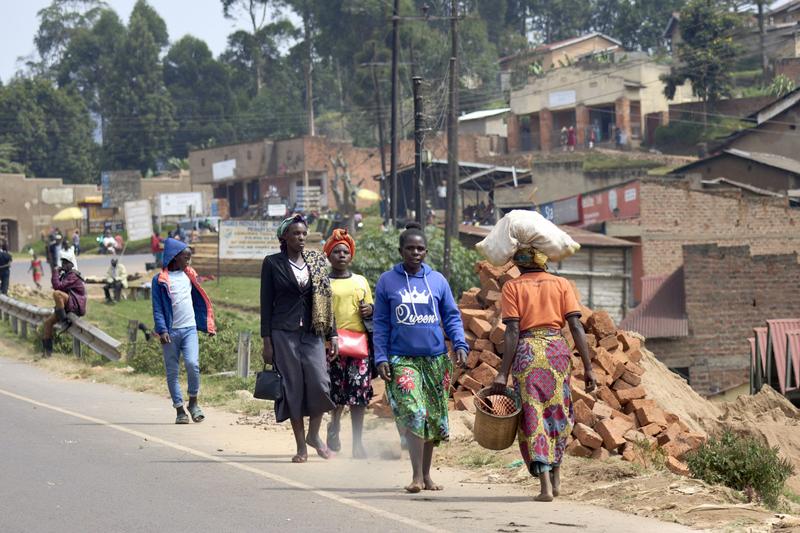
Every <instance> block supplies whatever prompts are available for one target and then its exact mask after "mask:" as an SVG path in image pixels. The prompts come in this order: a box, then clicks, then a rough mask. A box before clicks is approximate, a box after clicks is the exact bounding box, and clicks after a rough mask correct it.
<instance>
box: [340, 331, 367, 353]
mask: <svg viewBox="0 0 800 533" xmlns="http://www.w3.org/2000/svg"><path fill="white" fill-rule="evenodd" d="M337 334H338V335H339V355H340V356H341V357H352V358H354V359H366V358H367V357H369V339H368V338H367V334H366V333H363V332H360V331H350V330H349V329H340V330H338V331H337Z"/></svg>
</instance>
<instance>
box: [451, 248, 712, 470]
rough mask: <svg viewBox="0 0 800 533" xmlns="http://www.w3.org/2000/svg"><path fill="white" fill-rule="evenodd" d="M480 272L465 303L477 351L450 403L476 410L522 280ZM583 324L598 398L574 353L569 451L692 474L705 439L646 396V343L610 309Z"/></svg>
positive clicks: (511, 271) (512, 272)
mask: <svg viewBox="0 0 800 533" xmlns="http://www.w3.org/2000/svg"><path fill="white" fill-rule="evenodd" d="M476 269H477V271H478V274H479V275H480V281H481V287H480V288H473V289H470V290H468V291H466V292H465V293H464V294H463V296H462V297H461V300H460V301H459V308H460V309H461V314H462V317H463V321H464V328H465V329H466V330H467V333H466V336H467V342H468V344H469V346H470V352H469V357H468V359H467V366H468V367H469V368H468V370H466V371H464V372H461V371H459V372H457V374H456V376H454V377H455V382H454V388H453V393H452V399H451V407H452V408H455V409H457V410H468V411H471V412H474V411H475V404H474V401H473V400H474V393H476V392H478V391H479V390H480V389H482V388H483V387H487V386H489V385H491V384H492V382H493V380H494V378H495V376H497V372H498V369H499V368H500V362H501V357H502V354H503V350H504V336H505V325H504V324H503V323H502V321H501V313H500V299H501V293H500V291H501V288H502V286H503V284H504V283H505V282H506V281H508V280H510V279H513V278H516V277H517V276H519V275H520V272H519V270H518V269H517V268H516V267H515V266H513V265H511V264H509V265H506V266H505V267H494V266H492V265H490V264H489V263H487V262H481V263H478V265H477V266H476ZM576 292H577V290H576ZM578 296H579V295H578ZM579 300H580V297H579ZM581 324H583V327H584V330H585V331H586V338H587V344H588V345H589V352H590V356H591V359H592V368H593V370H594V375H595V378H596V380H597V386H598V388H597V390H596V391H594V392H592V393H591V394H587V393H586V392H585V391H584V368H583V363H582V361H581V359H580V357H577V352H575V354H576V357H575V358H573V371H572V379H571V380H570V381H571V383H570V388H571V390H572V402H573V408H574V412H575V427H574V430H573V432H572V436H573V439H572V440H571V442H570V443H569V446H568V448H567V452H568V453H569V454H571V455H576V456H579V457H591V458H596V459H604V458H608V457H610V456H611V455H621V456H622V458H623V459H624V460H626V461H632V462H640V463H648V462H651V461H652V460H653V459H654V458H655V456H656V455H657V454H660V452H658V450H659V449H660V450H661V451H663V454H664V456H665V457H666V465H667V467H668V468H669V469H670V470H672V471H673V472H675V473H678V474H684V475H686V474H688V468H687V466H686V464H685V463H684V462H683V459H684V457H685V456H686V454H687V453H688V452H690V451H692V450H694V449H696V448H698V447H699V446H700V445H701V444H702V443H703V442H704V440H705V438H706V437H705V435H702V434H698V433H692V432H691V431H690V430H689V428H688V427H687V426H686V424H684V423H683V422H682V421H681V420H680V419H679V418H678V416H676V415H675V414H673V413H670V412H669V411H667V410H665V409H664V408H663V406H659V405H657V404H656V402H655V401H654V400H652V399H648V398H647V391H646V390H645V387H644V386H643V385H642V375H643V374H644V372H645V371H644V369H643V368H642V366H640V365H639V362H640V361H641V359H642V352H641V350H640V348H641V341H640V340H639V338H637V337H634V336H632V335H630V334H629V333H628V332H624V331H619V330H617V328H616V325H615V324H614V321H613V320H612V319H611V317H610V316H609V315H608V313H606V312H605V311H598V312H596V313H595V312H593V311H592V310H590V309H588V308H586V307H584V308H583V309H582V316H581ZM564 335H565V337H566V339H567V342H568V343H569V345H570V347H571V348H572V349H573V350H574V348H575V346H574V341H573V339H572V335H571V334H570V332H569V328H565V329H564Z"/></svg>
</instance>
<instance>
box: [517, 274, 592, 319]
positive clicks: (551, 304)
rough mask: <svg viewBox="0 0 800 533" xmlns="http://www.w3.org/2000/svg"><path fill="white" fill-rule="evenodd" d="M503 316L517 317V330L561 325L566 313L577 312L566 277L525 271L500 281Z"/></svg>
mask: <svg viewBox="0 0 800 533" xmlns="http://www.w3.org/2000/svg"><path fill="white" fill-rule="evenodd" d="M502 304H503V320H509V319H518V320H519V329H520V331H525V330H527V329H531V328H553V329H561V328H563V327H564V324H565V322H566V321H565V317H566V316H567V315H571V314H575V313H578V314H580V312H581V307H580V304H579V303H578V299H577V298H575V293H574V292H573V290H572V286H571V285H570V283H569V281H567V280H566V279H564V278H560V277H558V276H554V275H552V274H548V273H547V272H528V273H527V274H523V275H522V276H520V277H518V278H517V279H513V280H510V281H507V282H506V284H505V285H503V302H502Z"/></svg>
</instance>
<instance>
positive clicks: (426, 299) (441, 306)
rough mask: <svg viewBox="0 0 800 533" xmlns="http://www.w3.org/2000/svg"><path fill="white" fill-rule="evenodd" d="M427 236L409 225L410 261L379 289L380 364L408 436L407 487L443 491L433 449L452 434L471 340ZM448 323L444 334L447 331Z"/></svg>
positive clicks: (405, 249) (405, 243)
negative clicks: (458, 383)
mask: <svg viewBox="0 0 800 533" xmlns="http://www.w3.org/2000/svg"><path fill="white" fill-rule="evenodd" d="M427 253H428V243H427V239H426V237H425V233H424V232H423V231H422V229H421V228H420V226H419V225H417V224H409V225H408V226H406V230H405V231H404V232H403V233H402V234H401V235H400V255H401V257H402V259H403V262H402V263H400V264H398V265H395V267H394V268H393V269H392V270H390V271H388V272H384V273H383V275H381V277H380V279H379V280H378V285H377V287H376V288H375V310H374V314H373V325H374V334H373V340H374V344H375V364H376V365H377V366H378V372H379V373H380V375H381V377H382V378H383V379H384V381H386V382H387V387H386V389H387V393H388V395H389V402H390V403H391V406H392V411H393V413H394V416H395V420H396V422H397V425H398V428H399V429H400V432H401V433H405V436H406V439H407V441H408V452H409V456H410V458H411V468H412V470H413V477H412V480H411V484H410V485H408V486H407V487H406V490H407V491H408V492H411V493H416V492H419V491H420V490H423V489H424V490H442V487H441V486H440V485H437V484H436V483H434V482H433V480H432V479H431V463H432V461H433V448H434V446H437V445H438V444H439V443H440V442H441V441H443V440H447V438H448V436H449V424H448V418H447V398H448V396H449V391H450V373H451V369H452V363H451V361H450V358H449V357H448V354H447V346H446V344H445V337H444V333H446V334H447V337H448V338H449V339H450V341H451V342H452V344H453V348H454V349H455V352H456V358H457V362H458V364H459V365H460V366H462V367H465V366H466V361H467V350H468V346H467V342H466V340H465V339H464V326H463V324H462V323H461V313H460V312H459V310H458V307H457V306H456V302H455V299H454V298H453V293H452V292H451V290H450V285H449V284H448V283H447V280H446V279H445V278H444V276H442V275H441V274H440V273H438V272H434V271H433V269H431V267H429V266H428V265H426V264H425V263H424V260H425V256H426V255H427ZM443 328H444V332H443V331H442V329H443Z"/></svg>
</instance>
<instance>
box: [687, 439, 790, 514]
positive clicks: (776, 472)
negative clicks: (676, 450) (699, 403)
mask: <svg viewBox="0 0 800 533" xmlns="http://www.w3.org/2000/svg"><path fill="white" fill-rule="evenodd" d="M687 463H688V465H689V470H690V471H691V472H692V475H693V476H694V477H696V478H700V479H702V480H704V481H706V482H708V483H712V484H721V485H725V486H727V487H730V488H732V489H735V490H740V491H743V492H744V493H745V494H746V495H747V497H748V500H751V501H752V500H753V497H754V495H757V496H758V497H759V498H760V499H761V500H762V501H763V502H764V504H765V505H766V506H768V507H770V508H775V507H777V505H778V502H779V498H780V495H781V493H782V492H783V487H784V484H785V483H786V480H787V479H789V477H791V476H792V475H793V474H794V467H793V466H792V464H791V463H790V462H789V461H787V460H785V459H781V458H780V457H779V455H778V448H770V447H769V446H767V445H765V444H763V443H762V442H760V441H759V440H757V439H755V438H753V437H741V436H738V435H735V434H733V433H731V432H729V431H726V432H725V433H724V434H723V435H722V436H721V437H720V438H718V439H716V438H715V439H709V441H708V442H707V443H706V444H704V445H703V446H702V447H701V448H700V449H699V450H697V451H695V452H693V453H691V454H689V456H688V457H687Z"/></svg>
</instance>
